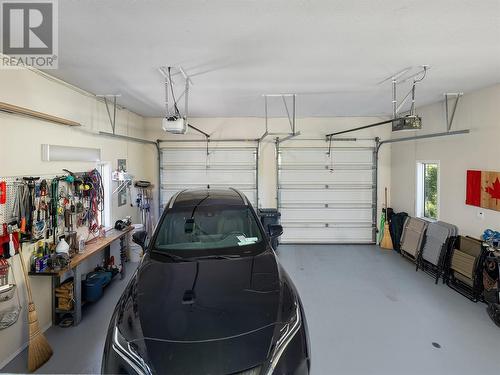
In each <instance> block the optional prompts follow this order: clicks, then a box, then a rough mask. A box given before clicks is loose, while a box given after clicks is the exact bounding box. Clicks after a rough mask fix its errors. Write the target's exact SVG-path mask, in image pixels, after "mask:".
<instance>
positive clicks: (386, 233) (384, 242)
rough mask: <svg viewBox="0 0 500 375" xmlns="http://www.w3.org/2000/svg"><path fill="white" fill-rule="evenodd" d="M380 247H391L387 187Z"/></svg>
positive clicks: (388, 248)
mask: <svg viewBox="0 0 500 375" xmlns="http://www.w3.org/2000/svg"><path fill="white" fill-rule="evenodd" d="M380 229H382V228H380ZM380 247H381V248H382V249H387V250H392V249H393V247H392V238H391V231H390V230H389V218H388V217H387V188H385V215H384V235H383V236H382V241H380Z"/></svg>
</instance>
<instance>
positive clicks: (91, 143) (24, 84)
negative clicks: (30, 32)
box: [0, 70, 150, 368]
mask: <svg viewBox="0 0 500 375" xmlns="http://www.w3.org/2000/svg"><path fill="white" fill-rule="evenodd" d="M0 101H2V102H6V103H9V104H14V105H18V106H22V107H27V108H29V109H33V110H36V111H41V112H45V113H49V114H52V115H55V116H60V117H63V118H67V119H70V120H74V121H77V122H80V123H81V124H82V127H79V128H69V127H65V126H60V125H56V124H52V123H47V122H42V121H39V120H35V119H31V118H26V117H19V116H14V115H10V114H6V113H1V112H0V180H1V178H2V177H4V176H20V175H21V176H22V175H34V176H37V175H43V174H61V173H62V168H68V169H70V170H74V171H84V170H90V169H92V168H94V166H95V164H94V163H79V162H43V161H42V159H41V144H44V143H48V144H57V145H69V146H81V147H94V148H100V149H101V155H102V159H103V161H107V162H110V163H112V166H113V168H115V167H116V164H117V159H118V158H125V159H127V166H128V169H129V171H130V173H131V174H133V175H135V176H136V177H137V178H142V179H147V178H149V176H148V175H147V174H145V172H144V168H143V161H144V159H143V153H144V149H146V148H148V147H150V146H145V145H142V144H138V143H132V142H124V141H117V140H114V139H109V138H104V137H101V136H98V135H97V134H96V133H97V132H98V131H99V130H103V131H111V127H110V124H109V120H108V117H107V113H106V109H105V107H104V104H103V103H101V102H99V101H97V100H96V99H95V98H94V97H92V96H90V95H88V94H85V93H83V92H81V91H78V90H75V89H72V88H69V87H68V86H65V85H63V84H61V83H58V82H57V81H55V80H51V79H47V78H46V77H44V76H42V75H40V74H38V73H35V72H32V71H28V70H0ZM117 132H118V133H120V134H126V135H131V136H143V118H142V117H140V116H137V115H136V114H134V113H132V112H130V111H126V110H120V111H118V113H117ZM112 203H113V204H112V209H111V216H112V222H114V221H115V220H116V219H117V218H121V217H124V216H126V215H132V216H134V217H135V215H136V209H135V208H130V206H129V205H126V206H122V207H118V206H117V197H116V196H113V197H112ZM30 251H31V248H29V247H28V246H25V249H24V255H25V258H26V259H28V257H29V252H30ZM14 259H15V260H14V262H15V265H14V267H13V268H14V271H15V276H16V281H17V283H18V287H19V291H20V296H21V300H22V301H21V303H22V305H23V311H22V314H21V317H20V319H19V321H18V322H17V323H16V324H15V325H13V326H11V327H9V328H7V329H5V330H2V331H0V342H1V345H0V368H1V367H3V364H5V363H6V361H8V360H9V359H10V358H12V356H13V355H14V354H15V353H16V352H17V351H18V350H19V349H20V348H22V347H23V345H24V344H25V343H26V341H27V338H28V336H27V333H28V328H27V324H26V315H27V314H26V302H25V291H24V290H25V288H24V283H23V278H22V274H21V272H20V268H19V259H18V258H17V257H16V258H14ZM31 282H32V285H33V292H34V299H35V303H36V307H37V311H38V314H39V315H38V317H39V320H40V324H41V326H42V327H44V328H47V327H48V326H49V325H50V322H51V302H50V301H51V296H50V290H51V286H50V279H49V278H45V277H38V278H34V277H32V278H31ZM4 305H5V303H2V306H0V307H4Z"/></svg>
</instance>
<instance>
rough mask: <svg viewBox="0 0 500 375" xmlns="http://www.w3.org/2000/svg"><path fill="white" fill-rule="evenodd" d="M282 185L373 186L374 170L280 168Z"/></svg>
mask: <svg viewBox="0 0 500 375" xmlns="http://www.w3.org/2000/svg"><path fill="white" fill-rule="evenodd" d="M279 173H280V176H279V179H280V187H281V186H282V187H285V188H286V187H288V185H297V184H299V185H304V184H310V185H318V184H322V185H359V184H363V185H365V186H371V185H372V183H373V171H372V170H362V171H352V170H340V171H333V172H330V171H329V170H326V169H322V170H280V172H279Z"/></svg>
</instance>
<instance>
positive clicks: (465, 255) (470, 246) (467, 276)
mask: <svg viewBox="0 0 500 375" xmlns="http://www.w3.org/2000/svg"><path fill="white" fill-rule="evenodd" d="M485 254H486V251H485V250H484V247H483V242H482V241H480V240H478V239H475V238H471V237H464V236H460V237H459V238H458V240H457V242H456V245H455V246H454V249H453V250H452V252H451V254H450V257H449V267H448V270H447V272H446V276H445V277H446V283H447V284H448V286H449V287H450V288H452V289H454V290H455V291H457V292H458V293H460V294H462V295H464V296H465V297H467V298H469V299H470V300H471V301H473V302H477V301H478V300H479V299H480V298H481V294H482V290H483V283H482V264H483V263H484V256H485Z"/></svg>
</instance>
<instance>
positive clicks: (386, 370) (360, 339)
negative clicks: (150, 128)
mask: <svg viewBox="0 0 500 375" xmlns="http://www.w3.org/2000/svg"><path fill="white" fill-rule="evenodd" d="M279 256H280V259H281V262H282V264H283V265H284V267H285V268H286V269H287V270H288V273H289V274H290V276H291V277H292V279H293V280H294V282H295V284H296V286H297V288H298V289H299V292H300V294H301V297H302V301H303V303H304V308H305V310H306V315H307V319H308V324H309V331H310V338H311V347H312V361H313V363H312V366H313V367H312V373H313V375H328V374H343V375H345V374H384V375H386V374H419V375H422V374H454V375H458V374H467V375H470V374H498V371H499V370H500V355H499V354H498V349H499V347H500V329H498V328H497V327H496V326H495V325H494V324H493V322H491V321H490V319H489V318H488V316H487V314H486V311H485V305H484V304H482V303H477V304H474V303H472V302H470V301H469V300H467V299H466V298H464V297H463V296H461V295H460V294H458V293H456V292H455V291H453V290H451V289H450V288H448V287H446V286H444V285H437V286H436V285H434V281H433V279H431V278H430V277H429V276H427V275H426V274H424V273H423V272H415V267H414V265H412V264H411V263H410V262H408V261H406V260H405V259H402V258H401V257H400V256H399V255H397V254H396V253H394V252H388V251H382V250H380V249H379V248H377V247H375V246H356V245H348V246H341V245H336V246H334V245H331V246H326V245H303V246H295V245H294V246H292V245H288V246H284V245H282V246H280V248H279ZM130 269H131V267H128V270H130ZM130 274H131V272H129V273H128V275H129V276H130ZM125 285H126V281H125V280H124V281H120V282H116V283H113V284H112V285H110V286H109V287H108V290H107V291H106V292H107V293H106V294H105V295H104V297H103V299H102V300H101V301H100V302H99V303H98V304H96V305H94V306H90V307H89V308H87V309H86V311H85V313H84V314H85V315H84V320H83V321H82V323H81V324H80V325H79V326H78V327H76V328H70V329H62V328H58V327H52V328H50V329H49V330H48V331H47V337H48V339H49V341H50V343H51V344H52V345H53V348H54V356H53V358H52V359H51V360H50V361H49V362H48V363H47V364H46V365H45V366H43V367H42V368H41V369H39V371H38V372H39V373H97V372H99V371H100V363H101V355H102V347H103V343H104V335H105V330H106V328H107V325H108V321H109V318H110V316H111V313H112V311H113V308H114V305H115V303H116V301H117V299H118V297H119V296H120V294H121V291H122V290H123V288H124V287H125ZM433 342H436V343H438V344H440V345H441V348H440V349H437V348H435V347H433V346H432V343H433ZM26 357H27V353H26V351H24V352H23V353H21V354H20V355H19V356H18V357H16V358H15V359H14V360H13V361H12V362H11V363H9V365H7V366H6V367H5V368H4V369H2V371H3V372H26V371H27V369H26V362H27V358H26Z"/></svg>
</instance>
